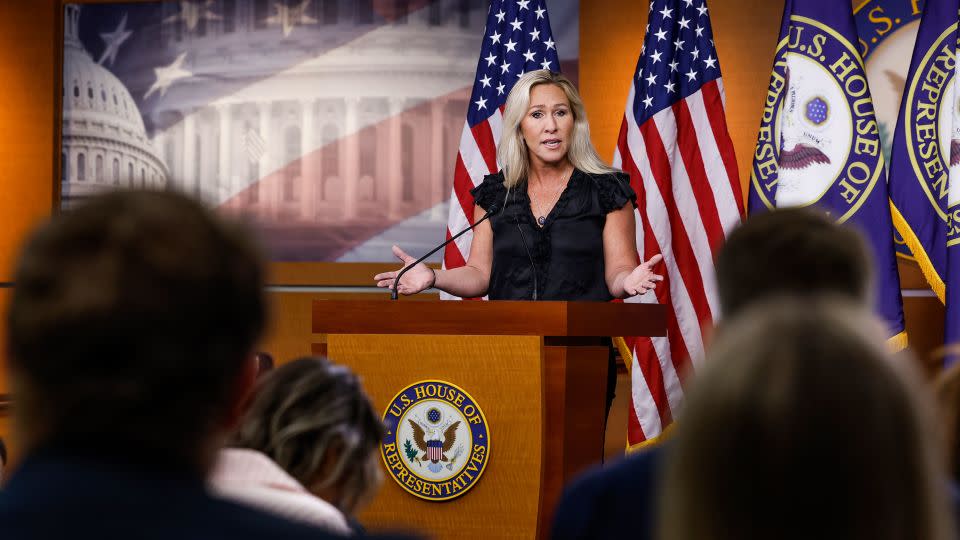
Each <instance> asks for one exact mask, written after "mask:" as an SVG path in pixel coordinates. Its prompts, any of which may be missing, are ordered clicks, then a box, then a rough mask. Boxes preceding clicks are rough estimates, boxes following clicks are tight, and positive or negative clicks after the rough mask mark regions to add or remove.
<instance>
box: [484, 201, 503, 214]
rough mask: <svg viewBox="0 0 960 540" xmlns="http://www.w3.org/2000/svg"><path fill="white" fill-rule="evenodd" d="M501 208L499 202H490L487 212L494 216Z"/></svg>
mask: <svg viewBox="0 0 960 540" xmlns="http://www.w3.org/2000/svg"><path fill="white" fill-rule="evenodd" d="M502 208H503V206H502V205H501V204H500V203H491V204H490V206H489V207H487V214H488V215H490V216H494V215H496V214H497V213H498V212H500V210H501V209H502Z"/></svg>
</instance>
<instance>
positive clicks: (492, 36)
mask: <svg viewBox="0 0 960 540" xmlns="http://www.w3.org/2000/svg"><path fill="white" fill-rule="evenodd" d="M494 43H500V33H499V32H494V33H492V34H490V44H491V45H493V44H494Z"/></svg>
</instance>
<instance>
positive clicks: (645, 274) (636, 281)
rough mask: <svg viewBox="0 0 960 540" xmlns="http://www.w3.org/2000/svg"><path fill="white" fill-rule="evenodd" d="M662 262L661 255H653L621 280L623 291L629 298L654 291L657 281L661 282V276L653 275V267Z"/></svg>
mask: <svg viewBox="0 0 960 540" xmlns="http://www.w3.org/2000/svg"><path fill="white" fill-rule="evenodd" d="M662 260H663V255H659V254H657V255H654V256H653V257H650V258H649V259H647V260H646V262H644V263H643V264H641V265H639V266H637V267H636V268H634V269H633V271H632V272H630V274H628V275H627V277H626V278H624V280H623V290H624V291H625V292H626V293H627V295H629V296H634V295H637V294H644V293H645V292H647V291H649V290H651V289H654V288H655V287H656V286H657V282H658V281H663V276H661V275H659V274H655V273H653V267H654V266H656V265H657V263H659V262H660V261H662Z"/></svg>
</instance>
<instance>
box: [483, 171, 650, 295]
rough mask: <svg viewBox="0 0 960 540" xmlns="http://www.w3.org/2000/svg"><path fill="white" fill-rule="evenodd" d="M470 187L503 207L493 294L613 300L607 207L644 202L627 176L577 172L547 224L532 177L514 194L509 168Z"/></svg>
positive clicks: (487, 203)
mask: <svg viewBox="0 0 960 540" xmlns="http://www.w3.org/2000/svg"><path fill="white" fill-rule="evenodd" d="M471 193H472V194H473V198H474V200H475V201H476V204H477V205H478V206H480V207H481V208H483V209H485V210H489V209H490V207H491V206H493V205H494V203H496V204H498V205H501V206H502V207H503V209H502V210H501V211H500V212H498V213H497V214H495V215H494V216H493V217H491V218H490V225H491V226H492V228H493V267H492V268H491V270H490V285H489V288H488V289H487V295H488V296H489V298H490V300H533V299H534V298H536V299H538V300H590V301H601V302H602V301H609V300H611V299H613V297H612V296H611V295H610V290H609V289H608V288H607V282H606V279H605V277H604V264H603V226H604V224H605V223H606V221H607V214H608V213H610V212H612V211H614V210H618V209H620V208H623V205H625V204H627V202H631V203H633V205H634V206H636V204H637V194H636V193H635V192H634V191H633V189H632V188H631V187H630V177H629V176H628V175H626V174H624V173H611V174H603V175H593V174H587V173H585V172H582V171H580V170H574V172H573V174H572V175H571V176H570V181H569V182H568V183H567V187H566V188H565V189H564V190H563V193H561V194H560V198H559V199H558V200H557V203H556V204H555V205H554V207H553V209H552V210H551V211H550V213H549V214H548V215H547V219H546V221H545V222H544V225H543V227H542V228H541V227H539V226H537V223H536V218H534V216H533V211H532V210H531V208H530V197H529V196H528V195H527V185H526V183H521V184H520V185H518V186H516V187H515V188H513V189H511V190H509V192H508V191H507V188H506V187H504V185H503V174H502V173H497V174H491V175H487V176H486V177H485V178H484V179H483V182H482V183H481V184H480V185H479V186H477V187H475V188H474V189H473V190H472V191H471ZM534 273H536V276H535V277H534ZM534 282H536V289H537V291H536V293H537V294H536V297H534Z"/></svg>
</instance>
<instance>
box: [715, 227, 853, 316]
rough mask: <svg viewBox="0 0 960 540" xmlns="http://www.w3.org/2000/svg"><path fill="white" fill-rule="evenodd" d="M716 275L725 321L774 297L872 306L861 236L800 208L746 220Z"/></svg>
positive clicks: (720, 257) (736, 231)
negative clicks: (827, 297)
mask: <svg viewBox="0 0 960 540" xmlns="http://www.w3.org/2000/svg"><path fill="white" fill-rule="evenodd" d="M716 272H717V290H718V292H719V295H720V305H721V306H723V313H724V317H732V316H734V315H736V314H737V313H739V312H740V311H741V310H743V309H744V308H746V307H748V306H750V305H752V304H753V303H755V302H757V301H758V300H763V299H766V298H768V297H770V296H773V295H776V294H795V295H807V294H810V293H811V292H812V293H816V294H831V293H832V294H836V295H839V296H844V297H847V298H850V299H851V300H853V301H855V302H860V303H862V304H864V305H869V303H870V301H871V298H870V287H871V275H872V274H871V267H870V256H869V253H868V251H867V247H866V245H865V244H864V241H863V239H862V238H861V236H860V234H859V233H858V232H856V231H855V230H853V229H851V228H849V227H846V226H840V225H837V224H836V223H834V222H833V221H831V220H830V219H829V218H827V217H826V216H824V215H823V214H821V213H818V212H814V211H812V210H807V209H802V208H788V209H780V210H775V211H773V212H768V213H763V214H755V215H752V216H750V218H749V219H748V220H747V221H746V222H744V224H743V225H741V226H739V227H738V228H736V229H734V231H733V232H732V233H731V234H730V237H729V238H728V239H727V241H726V242H725V243H724V245H723V248H722V249H721V250H720V253H719V254H718V255H717V261H716Z"/></svg>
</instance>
